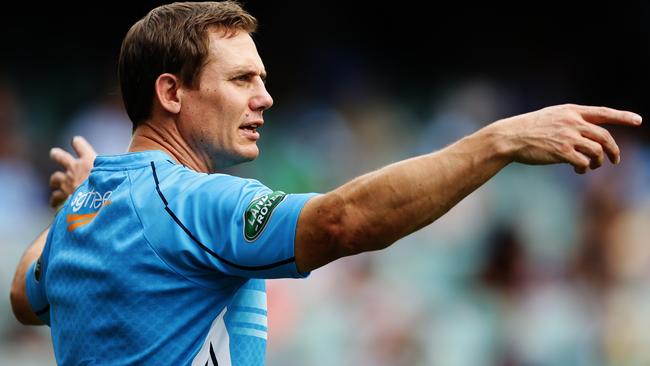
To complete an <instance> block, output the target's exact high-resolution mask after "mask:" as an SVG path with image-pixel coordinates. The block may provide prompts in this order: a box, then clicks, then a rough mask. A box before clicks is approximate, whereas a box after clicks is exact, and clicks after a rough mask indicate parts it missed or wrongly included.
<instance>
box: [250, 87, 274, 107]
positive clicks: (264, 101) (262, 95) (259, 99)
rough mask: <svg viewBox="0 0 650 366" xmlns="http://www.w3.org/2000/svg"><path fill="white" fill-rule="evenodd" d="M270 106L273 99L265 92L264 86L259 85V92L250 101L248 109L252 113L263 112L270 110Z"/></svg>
mask: <svg viewBox="0 0 650 366" xmlns="http://www.w3.org/2000/svg"><path fill="white" fill-rule="evenodd" d="M272 105H273V98H272V97H271V94H269V92H268V91H267V90H266V86H264V84H261V85H260V88H259V92H258V93H256V95H255V96H254V97H253V98H251V100H250V105H249V107H250V109H251V110H253V111H264V110H267V109H269V108H271V106H272Z"/></svg>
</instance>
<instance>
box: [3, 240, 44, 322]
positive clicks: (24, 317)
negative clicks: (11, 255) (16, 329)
mask: <svg viewBox="0 0 650 366" xmlns="http://www.w3.org/2000/svg"><path fill="white" fill-rule="evenodd" d="M49 231H50V228H49V227H48V228H47V229H45V231H43V232H42V233H41V234H40V235H39V236H38V238H36V240H35V241H34V242H33V243H32V245H30V246H29V248H27V250H26V251H25V254H23V257H22V258H21V259H20V262H19V263H18V267H17V268H16V273H15V274H14V279H13V282H12V284H11V295H10V297H11V308H12V310H13V312H14V315H15V316H16V319H18V321H20V322H21V323H23V324H32V325H38V324H43V322H41V320H40V319H38V317H37V316H36V314H34V312H33V311H32V308H31V306H30V304H29V299H28V297H27V288H26V281H25V278H26V276H27V271H28V270H29V267H30V266H31V265H32V263H34V261H35V260H37V259H38V257H39V256H40V255H41V253H42V252H43V247H44V246H45V241H46V239H47V234H48V233H49Z"/></svg>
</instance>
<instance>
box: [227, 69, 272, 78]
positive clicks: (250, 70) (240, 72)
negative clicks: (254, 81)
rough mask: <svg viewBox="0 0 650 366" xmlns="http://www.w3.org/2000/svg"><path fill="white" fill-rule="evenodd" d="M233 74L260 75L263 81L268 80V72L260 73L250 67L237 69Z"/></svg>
mask: <svg viewBox="0 0 650 366" xmlns="http://www.w3.org/2000/svg"><path fill="white" fill-rule="evenodd" d="M231 72H232V74H252V75H258V74H259V76H260V78H262V80H266V76H267V74H266V70H262V72H260V73H258V72H257V70H255V68H252V67H248V66H241V67H236V68H234V69H233V70H232V71H231Z"/></svg>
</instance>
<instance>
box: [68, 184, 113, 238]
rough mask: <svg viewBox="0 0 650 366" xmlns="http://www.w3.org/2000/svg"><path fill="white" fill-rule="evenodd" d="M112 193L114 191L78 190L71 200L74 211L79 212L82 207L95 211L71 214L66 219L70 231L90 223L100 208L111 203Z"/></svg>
mask: <svg viewBox="0 0 650 366" xmlns="http://www.w3.org/2000/svg"><path fill="white" fill-rule="evenodd" d="M112 194H113V191H106V192H104V193H100V192H96V191H90V192H83V191H79V192H77V194H76V195H75V196H74V198H73V199H72V201H71V202H70V206H71V207H72V212H78V211H79V210H81V209H82V208H88V209H90V210H92V211H95V212H92V213H87V214H69V215H68V216H67V219H66V221H67V222H68V231H73V230H74V229H76V228H78V227H81V226H84V225H87V224H90V223H91V222H92V221H93V220H94V219H95V217H96V216H97V214H98V213H99V210H100V209H101V208H102V207H104V206H108V205H109V204H110V203H111V201H110V198H111V195H112Z"/></svg>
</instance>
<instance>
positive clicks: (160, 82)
mask: <svg viewBox="0 0 650 366" xmlns="http://www.w3.org/2000/svg"><path fill="white" fill-rule="evenodd" d="M180 87H181V81H180V79H179V78H178V76H176V75H173V74H169V73H165V74H161V75H160V76H158V79H156V85H155V92H156V98H157V99H158V103H160V105H161V106H162V107H163V109H165V110H166V111H168V112H169V113H174V114H177V113H179V112H180V111H181V97H180V93H179V89H180Z"/></svg>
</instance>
